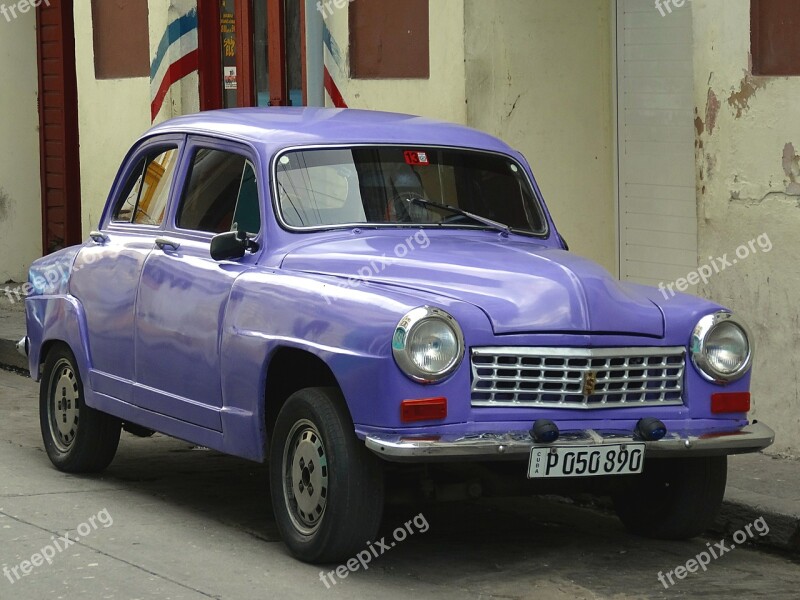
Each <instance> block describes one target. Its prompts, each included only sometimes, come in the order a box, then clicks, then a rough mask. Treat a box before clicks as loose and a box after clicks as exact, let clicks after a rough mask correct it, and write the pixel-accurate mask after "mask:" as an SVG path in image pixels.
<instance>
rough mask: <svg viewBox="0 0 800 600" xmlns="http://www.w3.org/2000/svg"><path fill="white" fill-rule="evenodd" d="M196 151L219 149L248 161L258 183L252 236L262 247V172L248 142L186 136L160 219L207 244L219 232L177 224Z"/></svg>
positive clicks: (263, 232) (263, 228)
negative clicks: (258, 225) (171, 191)
mask: <svg viewBox="0 0 800 600" xmlns="http://www.w3.org/2000/svg"><path fill="white" fill-rule="evenodd" d="M198 150H216V151H219V152H228V153H230V154H236V155H238V156H241V157H243V158H244V159H246V160H248V161H250V163H252V165H253V167H254V171H255V175H256V185H257V186H258V210H259V213H260V214H259V219H260V222H261V229H260V231H259V232H258V234H257V235H256V236H255V237H254V238H252V239H253V240H254V241H256V242H257V243H259V246H262V247H263V244H261V243H260V241H261V240H262V239H263V238H264V235H265V232H266V228H267V222H266V214H265V210H264V209H265V206H266V204H265V202H264V198H265V196H264V193H265V185H264V183H263V175H262V172H261V171H262V170H261V167H260V160H259V158H258V157H259V153H258V151H257V150H256V149H255V147H253V146H251V145H250V144H248V143H244V142H238V141H236V142H234V141H230V140H226V139H221V138H216V137H212V136H204V135H190V136H188V139H187V141H186V146H185V148H184V151H183V155H182V157H181V162H180V165H179V168H178V177H179V181H178V184H177V185H176V189H175V193H174V195H173V196H172V201H171V207H170V210H169V211H168V212H167V215H166V218H165V219H164V220H165V222H166V223H167V230H168V231H170V232H172V233H174V234H176V235H179V236H182V237H183V238H185V239H191V240H196V241H200V242H207V243H209V244H210V243H211V240H212V239H213V238H214V237H215V236H216V235H219V234H216V233H212V232H208V231H200V230H197V229H184V228H180V227H178V222H177V219H178V212H179V211H180V209H181V206H182V204H183V199H184V196H185V194H186V192H188V189H189V177H190V175H191V172H192V161H193V160H194V156H195V154H196V152H197V151H198Z"/></svg>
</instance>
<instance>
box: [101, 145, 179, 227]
mask: <svg viewBox="0 0 800 600" xmlns="http://www.w3.org/2000/svg"><path fill="white" fill-rule="evenodd" d="M177 162H178V149H177V148H170V149H168V150H162V151H160V152H157V153H153V154H152V155H150V156H147V157H146V158H143V159H142V160H141V161H140V162H139V164H138V165H137V166H136V168H135V169H134V170H133V172H132V174H131V176H130V178H129V179H128V181H127V182H126V184H125V187H124V188H123V189H122V194H120V199H119V202H118V203H117V206H116V208H115V210H114V215H113V217H112V221H113V222H115V223H135V224H137V225H161V223H162V222H163V220H164V214H165V213H166V210H167V202H168V200H169V194H170V191H171V190H172V182H173V177H174V175H175V167H176V166H177Z"/></svg>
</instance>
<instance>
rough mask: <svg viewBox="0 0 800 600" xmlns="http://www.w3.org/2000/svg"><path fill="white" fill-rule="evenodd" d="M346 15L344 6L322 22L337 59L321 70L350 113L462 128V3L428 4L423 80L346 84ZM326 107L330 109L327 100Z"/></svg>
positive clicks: (436, 1) (441, 1) (440, 0)
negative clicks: (408, 116) (396, 115)
mask: <svg viewBox="0 0 800 600" xmlns="http://www.w3.org/2000/svg"><path fill="white" fill-rule="evenodd" d="M347 11H348V9H347V5H345V7H343V8H341V9H336V10H334V11H333V13H332V14H330V15H329V16H327V17H326V19H325V26H326V27H327V28H328V29H329V31H330V33H331V36H332V38H333V40H334V43H335V45H336V47H337V48H338V49H339V51H340V52H341V55H340V57H335V56H333V57H332V56H331V55H330V53H328V56H326V60H325V64H326V65H327V66H328V68H329V70H330V72H331V76H332V77H333V79H334V80H335V81H336V83H337V85H338V86H339V90H340V91H341V92H342V96H343V97H344V100H345V101H346V102H347V104H348V106H349V107H350V108H364V109H375V110H385V111H395V112H402V113H413V114H418V115H422V116H426V117H431V118H435V119H445V120H448V121H452V122H455V123H461V124H464V123H466V120H467V110H466V104H465V102H464V89H465V87H464V86H465V68H464V2H463V0H431V2H430V32H431V34H430V57H431V60H430V67H431V72H430V78H429V79H350V62H349V56H348V52H349V48H348V40H349V39H350V28H349V22H348V12H347ZM325 52H327V50H326V51H325ZM334 54H337V52H334ZM337 58H338V59H337ZM327 102H328V106H332V104H331V103H330V98H327Z"/></svg>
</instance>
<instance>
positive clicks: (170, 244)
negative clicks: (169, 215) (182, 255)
mask: <svg viewBox="0 0 800 600" xmlns="http://www.w3.org/2000/svg"><path fill="white" fill-rule="evenodd" d="M156 246H158V247H159V249H161V250H164V249H165V248H172V250H173V252H174V251H177V250H178V248H180V247H181V245H180V242H174V241H172V240H168V239H167V238H158V239H157V240H156Z"/></svg>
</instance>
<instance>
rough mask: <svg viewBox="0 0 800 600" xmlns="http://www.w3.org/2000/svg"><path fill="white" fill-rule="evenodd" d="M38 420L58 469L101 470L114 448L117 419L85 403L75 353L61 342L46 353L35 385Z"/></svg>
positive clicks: (47, 447) (115, 450)
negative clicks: (39, 382)
mask: <svg viewBox="0 0 800 600" xmlns="http://www.w3.org/2000/svg"><path fill="white" fill-rule="evenodd" d="M39 423H40V426H41V430H42V440H43V441H44V447H45V450H46V451H47V456H48V457H49V458H50V461H51V462H52V463H53V464H54V465H55V466H56V468H58V469H59V470H61V471H66V472H68V473H93V472H98V471H102V470H103V469H105V468H106V467H107V466H108V465H109V464H111V461H112V460H113V459H114V455H115V454H116V452H117V446H118V445H119V435H120V422H119V420H118V419H116V418H114V417H112V416H110V415H107V414H105V413H101V412H99V411H96V410H94V409H92V408H89V407H88V406H86V404H85V403H84V393H83V382H82V381H81V376H80V373H79V372H78V367H77V365H76V362H75V357H74V356H73V354H72V352H70V350H69V349H68V348H67V347H65V346H59V347H58V348H54V349H53V350H52V351H51V352H50V353H49V354H48V355H47V360H46V361H45V364H44V369H43V371H42V382H41V384H40V387H39Z"/></svg>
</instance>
